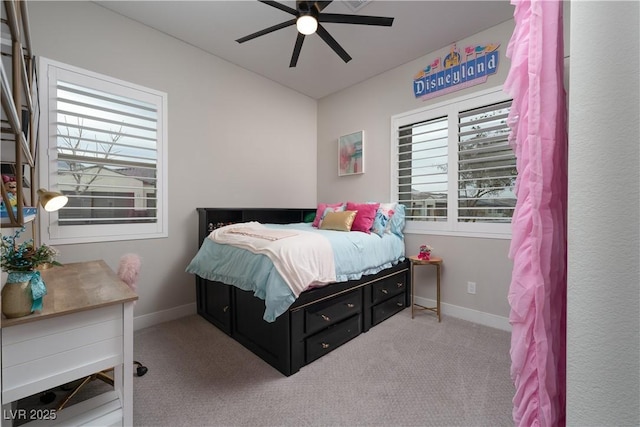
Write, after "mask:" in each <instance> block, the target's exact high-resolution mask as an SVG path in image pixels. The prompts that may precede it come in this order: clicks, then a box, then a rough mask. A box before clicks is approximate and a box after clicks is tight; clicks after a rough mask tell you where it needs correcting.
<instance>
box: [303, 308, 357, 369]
mask: <svg viewBox="0 0 640 427" xmlns="http://www.w3.org/2000/svg"><path fill="white" fill-rule="evenodd" d="M361 325H362V322H361V319H360V315H359V314H358V315H356V316H352V317H350V318H348V319H347V320H344V321H342V322H340V323H338V324H336V325H333V326H331V327H329V328H328V329H327V330H325V331H322V332H320V333H318V334H316V335H314V336H312V337H310V338H307V340H306V343H305V344H306V348H305V358H306V363H311V362H313V361H314V360H316V359H318V358H319V357H322V356H324V355H325V354H327V353H329V352H330V351H331V350H333V349H335V348H337V347H340V346H341V345H342V344H344V343H346V342H347V341H349V340H350V339H352V338H355V337H357V336H358V335H360V332H361V331H362V327H361Z"/></svg>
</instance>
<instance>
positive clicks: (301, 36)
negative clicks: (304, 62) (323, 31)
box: [289, 33, 304, 68]
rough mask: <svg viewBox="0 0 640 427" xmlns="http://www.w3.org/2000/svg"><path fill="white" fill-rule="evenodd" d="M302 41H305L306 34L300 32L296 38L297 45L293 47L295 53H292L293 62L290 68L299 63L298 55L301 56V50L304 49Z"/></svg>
mask: <svg viewBox="0 0 640 427" xmlns="http://www.w3.org/2000/svg"><path fill="white" fill-rule="evenodd" d="M302 42H304V34H302V33H298V38H297V39H296V45H295V47H294V48H293V55H291V62H290V63H289V68H293V67H295V66H296V65H297V64H298V57H299V56H300V50H301V49H302Z"/></svg>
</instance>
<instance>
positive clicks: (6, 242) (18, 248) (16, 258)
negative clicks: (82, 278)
mask: <svg viewBox="0 0 640 427" xmlns="http://www.w3.org/2000/svg"><path fill="white" fill-rule="evenodd" d="M24 231H25V228H24V227H22V228H20V229H18V230H16V232H15V233H14V234H13V235H11V236H2V247H1V248H2V252H1V256H0V260H1V264H0V265H1V266H2V270H4V271H6V272H9V273H11V272H18V271H32V270H34V269H35V268H36V267H38V266H40V265H43V264H53V265H62V264H60V263H59V262H58V261H56V257H57V256H58V255H59V254H60V253H59V252H58V250H57V249H56V248H54V247H53V246H48V245H40V246H38V247H37V248H34V246H33V239H29V240H26V241H24V242H22V243H20V244H18V243H16V240H17V239H18V237H20V234H22V233H23V232H24Z"/></svg>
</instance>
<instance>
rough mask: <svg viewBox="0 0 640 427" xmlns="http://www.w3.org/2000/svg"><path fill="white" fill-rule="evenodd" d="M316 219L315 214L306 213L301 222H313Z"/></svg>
mask: <svg viewBox="0 0 640 427" xmlns="http://www.w3.org/2000/svg"><path fill="white" fill-rule="evenodd" d="M314 219H316V213H315V212H308V213H306V214H305V215H304V218H303V219H302V222H313V220H314Z"/></svg>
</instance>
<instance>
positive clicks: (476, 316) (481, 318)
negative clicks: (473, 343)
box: [414, 296, 511, 332]
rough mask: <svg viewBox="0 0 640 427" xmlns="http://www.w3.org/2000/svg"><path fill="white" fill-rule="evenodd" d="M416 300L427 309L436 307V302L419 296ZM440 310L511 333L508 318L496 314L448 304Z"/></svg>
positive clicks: (442, 304)
mask: <svg viewBox="0 0 640 427" xmlns="http://www.w3.org/2000/svg"><path fill="white" fill-rule="evenodd" d="M414 298H415V302H416V304H420V305H422V306H425V307H435V306H436V301H435V300H432V299H428V298H422V297H418V296H416V297H414ZM440 309H441V310H442V314H443V315H446V316H451V317H457V318H458V319H462V320H466V321H469V322H473V323H477V324H479V325H484V326H489V327H491V328H496V329H500V330H503V331H507V332H511V324H510V323H509V318H508V317H503V316H496V315H495V314H489V313H484V312H482V311H478V310H473V309H470V308H465V307H460V306H457V305H452V304H446V303H440Z"/></svg>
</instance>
